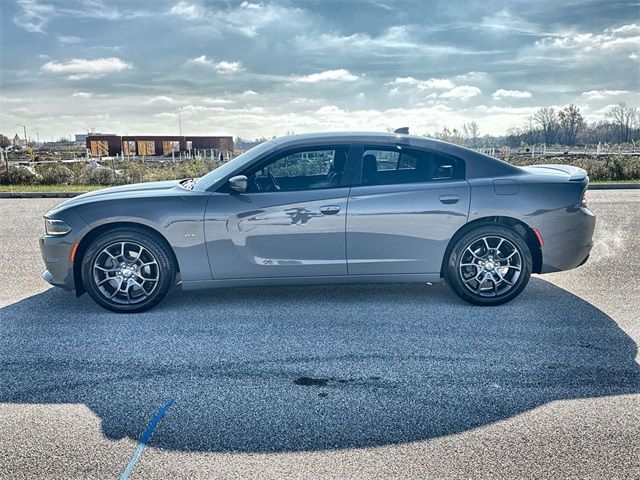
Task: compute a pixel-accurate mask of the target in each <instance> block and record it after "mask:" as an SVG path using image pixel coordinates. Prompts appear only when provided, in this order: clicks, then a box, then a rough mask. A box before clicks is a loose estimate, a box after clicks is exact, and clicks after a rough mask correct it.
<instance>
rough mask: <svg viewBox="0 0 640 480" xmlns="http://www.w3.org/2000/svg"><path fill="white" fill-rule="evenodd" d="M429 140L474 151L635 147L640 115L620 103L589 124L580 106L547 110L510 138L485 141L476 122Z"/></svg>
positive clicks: (512, 132)
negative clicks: (526, 148) (533, 147)
mask: <svg viewBox="0 0 640 480" xmlns="http://www.w3.org/2000/svg"><path fill="white" fill-rule="evenodd" d="M427 136H431V137H434V138H438V139H440V140H445V141H447V142H451V143H457V144H459V145H467V146H470V147H496V146H503V145H506V146H508V147H512V148H517V147H520V146H523V145H539V144H546V145H547V146H553V145H562V146H570V147H574V146H586V145H598V144H599V143H600V144H603V145H606V144H634V145H635V143H636V142H637V141H638V140H640V111H639V110H638V108H637V107H630V106H627V104H626V103H624V102H620V103H618V104H617V105H615V106H613V107H611V108H610V109H609V111H608V112H607V113H606V119H605V120H600V121H598V122H591V123H588V122H586V121H585V119H584V116H583V115H582V113H581V112H580V109H579V108H578V107H577V106H576V105H573V104H572V105H567V106H565V107H563V108H561V109H559V110H556V109H555V108H553V107H545V108H541V109H539V110H538V111H537V112H535V113H534V114H533V115H532V116H531V117H529V118H528V120H527V123H526V124H525V125H524V126H522V127H513V128H510V129H509V130H507V133H506V135H503V136H499V137H493V136H490V135H484V136H482V137H481V136H480V126H479V125H478V124H477V123H476V122H475V121H473V122H470V123H466V124H464V125H463V127H462V128H461V129H457V128H454V129H449V128H446V127H445V128H443V129H442V130H441V131H439V132H435V133H434V134H431V135H427Z"/></svg>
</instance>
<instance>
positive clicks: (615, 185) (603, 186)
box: [589, 183, 640, 190]
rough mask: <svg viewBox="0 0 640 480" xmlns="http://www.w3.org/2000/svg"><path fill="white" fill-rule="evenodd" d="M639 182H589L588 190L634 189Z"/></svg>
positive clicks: (638, 185) (639, 184)
mask: <svg viewBox="0 0 640 480" xmlns="http://www.w3.org/2000/svg"><path fill="white" fill-rule="evenodd" d="M638 188H640V183H590V184H589V190H627V189H630V190H635V189H638Z"/></svg>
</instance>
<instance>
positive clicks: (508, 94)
mask: <svg viewBox="0 0 640 480" xmlns="http://www.w3.org/2000/svg"><path fill="white" fill-rule="evenodd" d="M491 96H492V97H493V98H497V99H501V98H531V96H532V93H531V92H529V91H527V90H505V89H503V88H501V89H499V90H496V91H495V92H493V93H492V94H491Z"/></svg>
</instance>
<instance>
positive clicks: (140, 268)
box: [81, 228, 176, 313]
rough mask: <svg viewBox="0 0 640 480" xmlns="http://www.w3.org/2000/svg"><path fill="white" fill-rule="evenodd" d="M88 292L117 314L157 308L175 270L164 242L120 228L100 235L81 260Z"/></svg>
mask: <svg viewBox="0 0 640 480" xmlns="http://www.w3.org/2000/svg"><path fill="white" fill-rule="evenodd" d="M81 268H82V281H83V283H84V286H85V289H86V290H87V292H88V293H89V295H90V296H91V298H93V300H95V301H96V303H98V304H99V305H101V306H103V307H104V308H107V309H108V310H112V311H114V312H129V313H134V312H142V311H144V310H148V309H150V308H151V307H153V306H154V305H156V304H157V303H158V302H160V300H162V298H163V297H164V296H165V295H166V294H167V291H168V290H169V288H170V287H171V285H172V284H173V282H174V279H175V274H176V269H175V266H174V264H173V261H172V257H171V254H170V252H169V251H168V249H167V247H166V246H165V245H164V244H163V242H161V241H159V240H158V239H157V238H156V237H155V236H154V235H152V234H149V233H147V232H146V231H144V230H138V229H135V228H118V229H114V230H111V231H108V232H106V233H104V234H103V235H100V236H99V237H98V238H96V239H95V240H94V241H93V242H92V243H91V245H90V246H89V248H88V249H87V251H86V253H85V255H84V256H83V260H82V267H81Z"/></svg>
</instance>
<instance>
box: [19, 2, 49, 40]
mask: <svg viewBox="0 0 640 480" xmlns="http://www.w3.org/2000/svg"><path fill="white" fill-rule="evenodd" d="M17 3H18V6H19V7H20V8H21V11H18V12H17V13H16V14H15V16H14V17H13V22H14V23H15V24H16V25H19V26H21V27H22V28H24V29H25V30H26V31H28V32H31V33H45V32H44V27H45V26H46V25H47V23H49V20H51V18H52V17H53V15H54V14H55V11H56V10H55V8H54V7H53V6H52V5H46V4H42V3H39V2H38V1H37V0H18V2H17Z"/></svg>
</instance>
